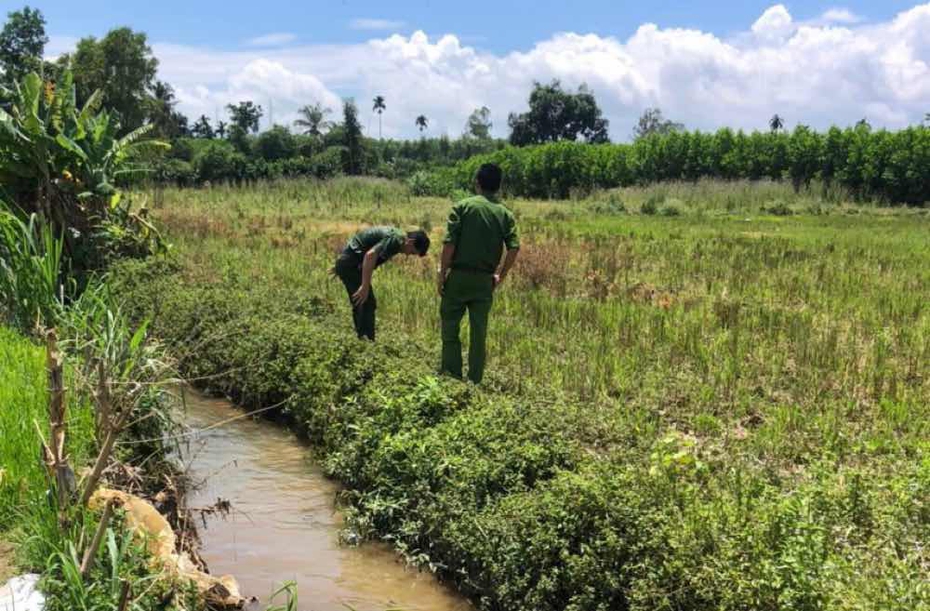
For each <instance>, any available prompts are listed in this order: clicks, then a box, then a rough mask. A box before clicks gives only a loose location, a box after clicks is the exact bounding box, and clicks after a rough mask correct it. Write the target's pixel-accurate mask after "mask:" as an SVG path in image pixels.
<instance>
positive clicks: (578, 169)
mask: <svg viewBox="0 0 930 611" xmlns="http://www.w3.org/2000/svg"><path fill="white" fill-rule="evenodd" d="M486 162H493V163H497V164H498V165H500V166H501V167H502V168H503V169H504V173H505V175H506V177H507V180H506V183H505V185H504V188H505V191H506V193H507V194H508V195H510V196H521V197H536V198H565V197H569V196H570V195H572V194H573V193H575V192H582V193H584V192H590V191H592V190H595V189H609V188H615V187H623V186H633V185H644V184H649V183H655V182H662V181H696V180H699V179H704V178H715V179H721V180H766V179H768V180H776V181H778V180H790V181H791V183H792V184H793V185H794V187H795V188H796V189H798V190H800V189H801V188H804V187H810V186H811V185H812V183H813V182H814V181H817V184H819V185H821V186H822V188H823V189H824V190H825V192H827V193H830V192H831V190H834V189H835V190H837V191H839V192H840V194H841V195H842V196H843V197H853V198H857V199H870V200H880V201H885V202H888V203H909V204H924V205H925V204H926V203H927V202H930V128H928V127H926V126H914V127H910V128H907V129H904V130H900V131H895V132H891V131H886V130H873V129H872V128H871V127H870V126H869V125H868V124H865V123H859V124H857V125H856V126H853V127H848V128H845V129H840V128H838V127H833V128H830V129H829V130H827V131H826V132H816V131H814V130H812V129H810V128H808V127H806V126H803V125H801V126H798V127H796V128H795V129H794V130H792V131H790V132H787V131H781V130H778V131H775V130H773V131H768V132H758V131H757V132H752V133H745V132H742V131H734V130H732V129H729V128H723V129H720V130H718V131H716V132H713V133H709V132H700V131H678V130H674V131H669V132H666V133H655V134H651V135H649V136H645V137H643V138H640V139H638V140H636V141H634V142H633V143H630V144H600V145H587V144H582V143H577V142H556V143H549V144H544V145H539V146H530V147H523V148H518V147H507V148H506V149H503V150H500V151H497V152H494V153H491V154H485V155H477V156H475V157H472V158H470V159H468V160H466V161H464V162H462V163H460V164H458V165H456V166H455V167H452V168H446V169H437V170H436V171H434V172H431V173H424V174H421V175H417V176H415V177H414V179H413V180H412V181H411V184H412V186H414V187H415V190H417V191H418V192H420V193H421V194H435V195H446V194H449V193H451V192H454V191H455V190H456V189H467V188H469V186H470V184H471V180H472V177H473V176H474V172H475V170H476V169H477V167H478V166H479V165H480V164H482V163H486Z"/></svg>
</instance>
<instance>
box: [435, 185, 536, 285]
mask: <svg viewBox="0 0 930 611" xmlns="http://www.w3.org/2000/svg"><path fill="white" fill-rule="evenodd" d="M445 243H446V244H454V245H455V256H454V257H453V258H452V269H461V270H467V271H473V272H485V273H488V274H493V273H494V272H496V271H497V266H498V264H499V263H500V260H501V255H502V254H503V252H504V246H505V245H506V246H507V249H508V250H514V249H516V248H520V238H519V236H518V235H517V224H516V221H514V218H513V213H512V212H511V211H510V210H508V209H507V208H506V207H504V205H503V204H501V203H500V202H496V201H493V200H489V199H488V198H486V197H484V196H483V195H476V196H474V197H469V198H468V199H463V200H462V201H460V202H459V203H457V204H455V206H453V207H452V213H451V214H449V224H448V226H447V229H446V238H445Z"/></svg>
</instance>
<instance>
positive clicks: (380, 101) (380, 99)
mask: <svg viewBox="0 0 930 611" xmlns="http://www.w3.org/2000/svg"><path fill="white" fill-rule="evenodd" d="M374 102H375V103H374V106H372V107H371V110H372V111H374V112H376V113H378V140H380V139H381V113H382V112H384V111H385V110H387V106H385V105H384V96H383V95H376V96H375V100H374Z"/></svg>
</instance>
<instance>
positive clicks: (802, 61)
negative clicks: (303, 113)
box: [4, 0, 930, 141]
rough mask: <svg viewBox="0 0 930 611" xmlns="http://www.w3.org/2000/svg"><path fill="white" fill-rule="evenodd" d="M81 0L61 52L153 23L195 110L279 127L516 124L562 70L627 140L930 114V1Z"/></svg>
mask: <svg viewBox="0 0 930 611" xmlns="http://www.w3.org/2000/svg"><path fill="white" fill-rule="evenodd" d="M925 2H926V0H925ZM73 3H74V0H70V1H67V2H66V1H64V0H46V1H44V2H41V3H38V4H36V5H35V6H37V7H38V8H40V9H41V10H42V11H43V13H44V14H45V16H46V19H47V21H48V28H47V29H48V32H49V35H50V37H51V42H50V44H49V46H48V49H47V53H48V54H49V55H50V56H54V55H57V54H59V53H61V52H65V51H67V50H69V49H70V48H72V47H73V45H74V43H75V42H76V40H77V39H78V38H79V37H81V36H86V35H97V36H101V35H103V34H104V33H106V31H107V30H109V29H110V28H112V27H116V26H121V25H128V26H130V27H132V28H134V29H136V30H141V31H144V32H146V33H147V34H148V35H149V41H150V43H151V45H152V48H153V50H154V53H155V55H156V56H157V57H158V59H159V61H160V68H159V77H160V78H162V79H164V80H166V81H168V82H169V83H171V84H172V85H173V86H174V87H175V89H176V91H177V97H178V100H179V102H180V103H179V108H180V109H181V110H182V111H183V112H184V113H185V114H187V115H188V116H190V117H191V118H192V119H193V118H196V117H198V116H200V115H201V114H204V115H206V116H208V117H211V118H224V117H223V114H224V111H223V108H224V107H225V105H226V104H228V103H233V102H237V101H240V100H245V99H250V100H253V101H255V102H256V103H259V104H261V105H262V106H263V107H265V109H266V110H270V109H271V107H272V106H273V108H274V115H273V117H272V116H271V113H270V112H268V113H266V117H265V120H264V124H263V127H266V126H267V125H269V124H270V123H271V120H272V119H273V120H274V122H276V123H282V124H288V123H290V122H291V121H292V120H293V119H294V118H295V116H296V111H297V109H298V108H299V107H300V106H302V105H304V104H307V103H313V102H321V103H323V104H324V105H326V106H329V107H330V108H333V109H334V110H336V111H338V108H339V106H340V104H341V100H342V99H343V98H346V97H354V98H355V99H357V100H358V101H359V107H360V109H361V110H362V112H363V118H365V119H366V121H365V124H366V126H367V127H368V130H369V133H370V134H371V133H372V130H376V129H377V127H376V126H377V120H376V119H374V117H373V116H371V114H370V100H371V98H372V97H373V96H375V95H383V96H385V97H386V98H387V106H388V110H387V112H386V113H385V115H384V117H383V123H384V134H385V136H388V137H417V136H418V135H419V133H418V131H417V130H416V128H415V126H414V119H415V118H416V116H417V115H419V114H425V115H426V116H427V117H428V119H429V121H430V127H429V132H428V133H429V134H432V135H436V134H440V133H445V134H449V135H452V136H455V135H458V134H460V133H461V132H462V127H463V125H464V123H465V120H466V119H467V117H468V115H469V114H470V113H471V111H472V110H474V109H475V108H478V107H481V106H488V107H489V108H490V109H491V112H492V114H491V117H492V120H493V122H494V129H493V131H494V133H495V134H496V135H499V136H506V134H507V131H508V130H507V116H508V114H509V113H511V112H520V111H522V110H524V109H525V107H526V98H527V95H528V93H529V91H530V88H531V87H532V83H533V81H549V80H551V79H560V80H561V81H562V83H563V84H564V85H566V86H567V87H570V88H574V87H577V86H578V85H581V84H586V85H588V86H589V87H590V88H591V89H592V90H593V91H594V93H595V96H596V97H597V100H598V102H599V104H600V105H601V107H602V108H603V110H604V114H605V116H606V117H607V118H608V119H609V121H610V133H611V137H612V138H613V139H614V140H618V141H622V140H626V139H628V138H629V135H630V132H631V129H632V126H633V125H634V124H635V122H636V118H637V117H638V116H639V115H640V114H641V113H642V112H643V111H644V110H645V109H646V108H649V107H660V108H661V109H662V110H663V111H664V112H665V114H666V116H668V117H669V118H672V119H674V120H678V121H681V122H683V123H684V124H685V125H686V126H687V127H689V128H696V129H705V130H712V129H717V128H719V127H722V126H729V127H734V128H740V129H747V130H751V129H765V126H766V125H767V123H768V119H769V118H770V117H771V116H772V114H774V113H778V114H780V115H782V116H783V117H785V118H786V121H787V124H788V126H789V127H792V126H794V125H796V124H799V123H804V124H807V125H811V126H813V127H815V128H825V127H828V126H830V125H833V124H838V125H849V124H852V123H855V122H856V121H858V120H859V119H862V118H867V119H868V120H869V121H870V122H871V123H872V124H873V125H876V126H886V127H890V128H900V127H903V126H906V125H910V124H914V123H916V122H920V121H921V120H922V119H923V117H924V114H925V113H927V112H930V35H928V32H930V2H927V3H924V4H920V3H915V2H913V1H911V2H900V1H897V0H890V1H886V2H881V3H880V2H865V1H862V0H849V1H843V0H839V1H838V2H820V1H815V2H803V3H802V2H797V3H779V2H777V0H769V1H767V2H758V1H750V2H740V3H730V2H707V1H703V2H702V1H692V2H684V1H676V2H651V3H649V2H637V3H632V2H618V1H613V2H610V1H607V0H592V1H588V2H564V1H560V2H546V1H536V2H533V1H531V0H518V1H514V2H489V1H485V0H471V1H470V2H459V3H448V2H437V1H426V0H419V1H413V0H408V1H402V2H382V3H375V2H361V1H357V0H341V1H340V0H332V1H327V2H309V3H306V2H305V3H297V2H283V1H281V0H264V1H263V2H259V3H255V2H249V3H244V2H242V3H240V2H238V1H237V0H224V1H223V2H220V1H218V0H207V1H200V2H198V1H195V0H188V1H186V2H179V1H177V0H162V1H158V2H152V1H149V2H144V3H142V2H103V1H100V0H82V1H81V2H80V3H79V4H80V8H78V9H74V8H72V5H73ZM19 6H20V5H19V4H16V5H9V4H6V5H5V6H4V8H6V9H7V10H10V9H13V8H19ZM373 135H376V134H373Z"/></svg>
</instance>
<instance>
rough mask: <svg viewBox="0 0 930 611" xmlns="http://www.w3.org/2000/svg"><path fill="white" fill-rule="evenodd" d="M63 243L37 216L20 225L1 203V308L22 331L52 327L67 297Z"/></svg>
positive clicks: (68, 289)
mask: <svg viewBox="0 0 930 611" xmlns="http://www.w3.org/2000/svg"><path fill="white" fill-rule="evenodd" d="M63 248H64V240H62V239H60V238H59V237H56V236H54V235H53V234H52V229H51V227H50V226H49V225H48V224H47V223H44V222H42V221H41V219H40V218H39V217H38V216H36V215H34V214H33V215H31V216H30V217H29V219H28V221H23V220H22V219H20V218H19V217H17V216H16V215H14V214H13V213H11V212H9V211H8V210H6V208H5V207H4V206H3V203H2V202H0V308H2V311H3V313H4V314H5V315H6V317H7V318H8V319H10V320H11V321H12V322H14V323H15V324H16V325H17V326H18V327H19V328H20V329H22V330H26V331H29V330H32V329H34V328H35V327H36V326H37V325H42V324H45V325H49V326H52V325H54V324H55V322H56V320H57V318H58V315H59V314H60V313H61V311H62V308H63V306H64V298H65V293H66V289H67V292H68V294H69V295H70V292H71V291H70V289H71V286H68V287H66V286H65V285H66V284H67V283H68V280H67V278H68V276H67V270H65V269H63V261H62V252H63Z"/></svg>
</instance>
